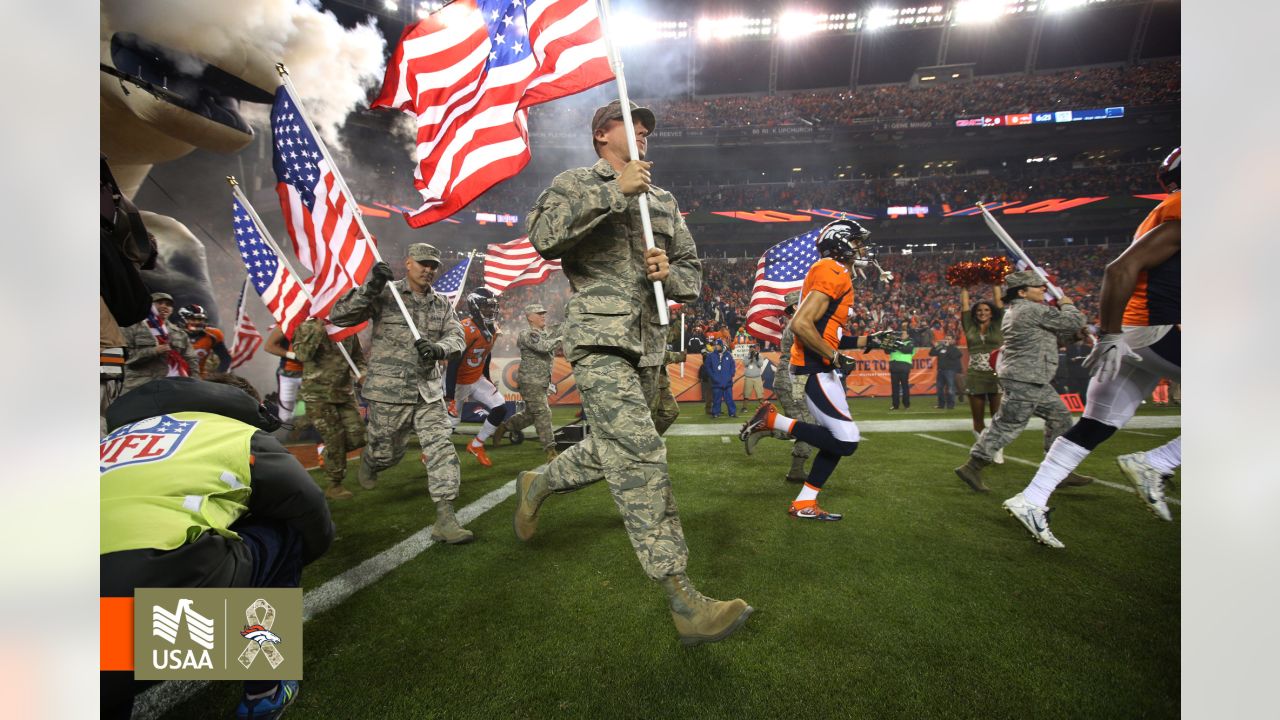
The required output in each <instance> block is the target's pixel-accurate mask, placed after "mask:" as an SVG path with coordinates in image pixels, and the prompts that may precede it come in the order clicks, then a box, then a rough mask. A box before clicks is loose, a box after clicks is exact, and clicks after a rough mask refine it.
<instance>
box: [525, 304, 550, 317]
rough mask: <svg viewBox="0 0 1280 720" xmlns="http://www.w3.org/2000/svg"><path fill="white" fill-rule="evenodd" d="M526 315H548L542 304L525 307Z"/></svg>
mask: <svg viewBox="0 0 1280 720" xmlns="http://www.w3.org/2000/svg"><path fill="white" fill-rule="evenodd" d="M524 314H525V315H546V314H547V309H546V308H544V307H542V304H541V303H529V304H528V305H525V306H524Z"/></svg>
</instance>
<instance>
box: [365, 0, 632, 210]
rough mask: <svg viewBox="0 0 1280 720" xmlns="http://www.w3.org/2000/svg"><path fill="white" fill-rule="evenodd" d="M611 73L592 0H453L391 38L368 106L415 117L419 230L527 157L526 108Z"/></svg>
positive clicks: (505, 175) (512, 172)
mask: <svg viewBox="0 0 1280 720" xmlns="http://www.w3.org/2000/svg"><path fill="white" fill-rule="evenodd" d="M611 79H613V71H612V70H610V69H609V62H608V59H607V57H606V54H605V45H604V40H603V37H602V35H601V28H600V18H599V16H598V15H597V14H596V5H595V2H594V0H455V1H454V2H452V3H450V4H448V5H446V6H445V7H444V8H443V9H442V10H440V11H438V12H436V13H434V14H432V15H431V16H430V17H428V18H427V19H425V20H422V21H420V22H417V23H415V24H413V25H411V26H409V28H408V29H407V30H405V33H404V35H402V36H401V37H400V44H399V45H398V46H397V47H396V50H395V53H394V54H393V55H392V57H391V61H390V62H388V63H387V75H386V78H385V80H384V81H383V84H382V94H381V95H379V96H378V98H377V99H376V100H374V101H373V103H372V106H373V107H386V108H399V109H401V110H404V111H406V112H410V113H412V114H414V115H415V116H416V117H417V126H418V131H417V143H418V145H417V159H418V167H417V169H416V170H415V171H414V186H415V187H417V188H418V192H419V193H421V194H422V199H423V203H422V206H421V207H419V208H418V209H417V210H416V211H414V212H412V213H408V214H407V215H406V216H405V219H406V220H408V221H409V224H410V225H412V226H413V227H422V226H423V225H427V224H430V223H433V222H436V221H438V220H441V219H443V218H447V217H448V216H450V215H452V214H453V213H455V212H457V211H458V210H461V209H462V208H463V207H465V206H466V205H467V204H468V203H470V202H471V201H472V200H474V199H476V198H477V197H479V196H480V195H481V194H483V193H484V192H485V191H486V190H488V189H489V188H491V187H493V186H494V185H495V184H497V183H499V182H501V181H503V180H505V179H507V178H509V177H511V176H513V175H515V174H516V173H518V172H520V170H521V169H522V168H524V166H525V165H526V164H527V163H528V162H529V129H528V111H527V109H526V108H529V107H531V106H533V105H537V104H539V103H544V102H547V101H549V100H555V99H556V98H560V97H564V96H566V95H572V94H574V93H577V92H582V91H583V90H586V89H588V88H591V87H594V86H596V85H599V84H600V83H603V82H606V81H608V80H611Z"/></svg>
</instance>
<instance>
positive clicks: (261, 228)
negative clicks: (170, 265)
mask: <svg viewBox="0 0 1280 720" xmlns="http://www.w3.org/2000/svg"><path fill="white" fill-rule="evenodd" d="M227 183H228V184H229V185H231V192H232V194H234V195H235V196H236V199H237V200H239V201H240V204H241V205H242V206H243V207H244V209H245V212H247V213H249V219H250V220H252V221H253V224H254V225H255V226H257V228H258V234H259V235H261V236H262V239H263V240H265V241H266V242H267V244H268V245H270V246H271V249H272V250H274V251H275V253H276V257H278V258H280V262H281V263H282V264H283V265H284V266H285V268H286V269H287V270H288V271H289V272H291V273H293V277H294V279H295V280H297V281H298V289H299V290H301V291H302V294H303V295H306V296H307V301H308V302H310V303H311V307H312V309H313V310H314V309H315V301H316V299H315V296H314V295H312V294H311V291H310V290H308V289H307V284H306V283H305V282H303V281H302V276H301V275H299V274H298V271H297V270H295V269H294V268H293V265H291V264H289V259H288V258H286V257H285V256H284V253H283V252H281V251H280V246H279V245H277V244H276V240H275V238H273V237H271V233H270V232H267V226H266V225H264V224H263V222H262V218H260V217H258V211H257V210H254V209H253V205H252V204H251V203H250V202H249V198H247V197H245V195H244V193H243V192H241V190H240V183H238V182H236V179H235V177H233V176H231V175H228V176H227ZM247 279H248V278H246V280H247ZM321 322H322V323H324V322H328V321H327V320H324V319H321ZM283 330H284V329H283V328H281V331H282V332H283ZM325 334H326V335H328V333H327V332H326V333H325ZM330 340H332V338H330ZM333 344H334V345H337V346H338V352H340V353H342V359H343V360H346V361H347V365H350V366H351V372H353V373H355V376H356V377H357V378H359V377H360V370H359V369H358V368H357V367H356V363H355V361H354V360H352V359H351V355H350V354H349V353H348V352H347V349H346V348H345V347H343V345H342V343H340V342H338V341H337V340H334V341H333Z"/></svg>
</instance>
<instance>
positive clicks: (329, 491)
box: [324, 482, 355, 500]
mask: <svg viewBox="0 0 1280 720" xmlns="http://www.w3.org/2000/svg"><path fill="white" fill-rule="evenodd" d="M324 496H325V497H327V498H329V499H330V500H350V499H351V498H353V497H355V495H352V494H351V491H350V490H348V489H346V488H344V487H342V483H338V482H335V483H329V487H327V488H325V491H324Z"/></svg>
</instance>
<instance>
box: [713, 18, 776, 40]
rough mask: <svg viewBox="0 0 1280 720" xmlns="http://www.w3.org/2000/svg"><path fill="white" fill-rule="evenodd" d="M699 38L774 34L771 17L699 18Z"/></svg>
mask: <svg viewBox="0 0 1280 720" xmlns="http://www.w3.org/2000/svg"><path fill="white" fill-rule="evenodd" d="M697 32H698V39H699V40H704V41H705V40H726V39H729V38H735V37H750V36H760V35H772V34H773V20H772V19H771V18H748V17H741V16H739V17H729V18H720V19H714V18H702V19H700V20H698V29H697Z"/></svg>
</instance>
